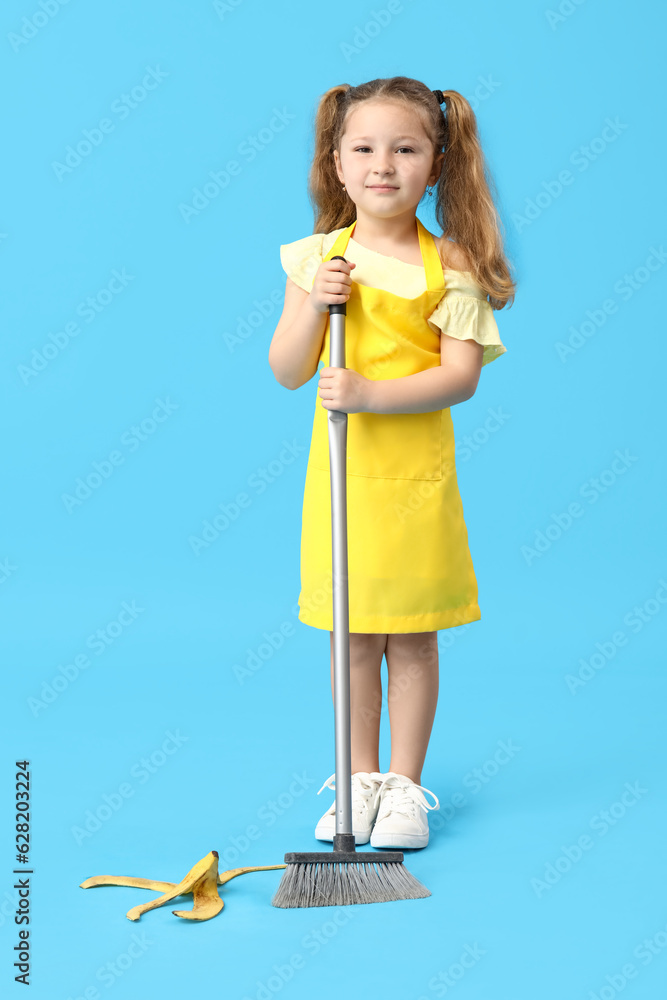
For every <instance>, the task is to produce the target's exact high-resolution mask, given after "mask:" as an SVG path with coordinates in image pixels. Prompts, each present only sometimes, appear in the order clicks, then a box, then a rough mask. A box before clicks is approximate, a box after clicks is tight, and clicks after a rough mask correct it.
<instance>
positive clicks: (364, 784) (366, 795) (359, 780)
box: [317, 771, 382, 812]
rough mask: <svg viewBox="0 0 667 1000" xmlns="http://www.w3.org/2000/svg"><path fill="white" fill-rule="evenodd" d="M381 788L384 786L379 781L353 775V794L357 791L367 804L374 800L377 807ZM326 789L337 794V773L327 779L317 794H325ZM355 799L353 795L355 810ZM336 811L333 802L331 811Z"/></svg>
mask: <svg viewBox="0 0 667 1000" xmlns="http://www.w3.org/2000/svg"><path fill="white" fill-rule="evenodd" d="M381 787H382V785H380V784H378V782H377V781H368V780H367V779H366V778H364V777H363V776H362V775H359V774H353V775H352V791H353V793H354V792H355V791H356V792H357V794H358V795H360V796H361V797H362V798H363V799H364V800H365V801H366V802H367V803H368V801H369V799H373V806H375V799H376V797H377V796H378V795H379V794H380V789H381ZM325 788H330V789H331V790H332V791H333V792H335V790H336V772H335V771H334V773H333V774H332V775H330V777H328V778H327V780H326V781H325V782H324V784H323V785H322V787H321V788H320V791H319V792H318V793H317V794H318V795H319V794H320V792H323V791H324V789H325ZM354 799H355V796H354V794H353V795H352V807H353V808H354V805H355V802H354ZM335 809H336V803H335V802H333V803H332V806H331V809H330V812H335Z"/></svg>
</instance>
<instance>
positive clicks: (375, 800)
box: [315, 771, 384, 844]
mask: <svg viewBox="0 0 667 1000" xmlns="http://www.w3.org/2000/svg"><path fill="white" fill-rule="evenodd" d="M383 779H384V775H383V774H380V772H379V771H371V772H369V771H356V772H355V773H354V774H353V775H352V833H353V834H354V842H355V844H367V843H368V841H369V838H370V835H371V830H372V829H373V823H374V822H375V816H376V814H377V811H378V806H379V804H380V800H379V791H380V787H381V785H382V781H383ZM335 787H336V774H335V772H334V774H332V775H331V777H330V778H327V780H326V781H325V782H324V784H323V785H322V787H321V788H320V791H319V792H318V793H317V794H318V795H319V794H320V792H323V791H324V789H325V788H331V789H332V790H334V791H335ZM335 832H336V800H335V799H334V801H333V802H332V804H331V806H330V807H329V809H327V811H326V812H325V814H324V816H322V818H321V820H320V821H319V823H318V824H317V826H316V827H315V836H316V837H317V839H318V840H331V841H333V838H334V833H335Z"/></svg>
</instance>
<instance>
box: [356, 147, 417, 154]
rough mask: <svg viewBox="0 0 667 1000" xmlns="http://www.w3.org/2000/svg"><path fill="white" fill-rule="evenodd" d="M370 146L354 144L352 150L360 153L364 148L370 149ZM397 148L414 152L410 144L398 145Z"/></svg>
mask: <svg viewBox="0 0 667 1000" xmlns="http://www.w3.org/2000/svg"><path fill="white" fill-rule="evenodd" d="M370 148H371V147H370V146H355V148H354V152H355V153H362V152H363V151H364V150H366V149H370ZM398 148H399V149H407V151H408V152H409V153H414V149H412V147H411V146H399V147H398Z"/></svg>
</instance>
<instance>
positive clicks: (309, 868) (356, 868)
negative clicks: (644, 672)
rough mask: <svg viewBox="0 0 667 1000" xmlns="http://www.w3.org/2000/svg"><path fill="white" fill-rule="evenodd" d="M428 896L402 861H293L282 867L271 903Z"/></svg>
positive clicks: (374, 900) (347, 902)
mask: <svg viewBox="0 0 667 1000" xmlns="http://www.w3.org/2000/svg"><path fill="white" fill-rule="evenodd" d="M430 895H431V893H430V892H429V890H428V889H427V888H426V886H425V885H422V883H421V882H420V881H419V880H418V879H416V878H415V877H414V875H412V874H411V873H410V872H409V871H408V870H407V868H406V867H405V865H404V864H402V863H401V862H399V863H396V862H392V863H387V862H383V861H381V860H377V861H362V862H359V861H352V862H350V861H317V862H294V863H292V864H288V865H287V867H286V868H285V871H284V872H283V876H282V879H281V881H280V885H279V886H278V889H277V891H276V893H275V895H274V897H273V899H272V900H271V905H272V906H282V907H291V906H348V905H351V904H354V903H385V902H390V901H391V900H396V899H424V898H426V896H430Z"/></svg>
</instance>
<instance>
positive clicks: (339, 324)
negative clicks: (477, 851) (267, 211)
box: [271, 256, 431, 907]
mask: <svg viewBox="0 0 667 1000" xmlns="http://www.w3.org/2000/svg"><path fill="white" fill-rule="evenodd" d="M331 260H345V258H344V257H341V256H336V257H332V258H331ZM346 315H347V310H346V303H345V302H341V303H334V304H332V305H330V306H329V328H330V341H329V358H330V362H329V363H330V365H331V366H332V367H335V368H344V367H345V318H346ZM328 427H329V468H330V474H331V534H332V567H333V626H334V628H333V634H334V638H333V647H334V649H333V656H334V728H335V755H336V788H335V791H336V832H335V833H334V838H333V851H316V852H309V853H288V854H286V855H285V863H286V868H285V871H284V872H283V875H282V879H281V881H280V884H279V886H278V889H277V891H276V893H275V895H274V897H273V899H272V900H271V904H272V906H282V907H292V906H346V905H348V904H351V903H383V902H388V901H390V900H395V899H423V898H424V897H426V896H430V895H431V893H430V892H429V890H428V889H427V888H426V886H424V885H422V884H421V882H419V881H418V879H416V878H415V877H414V875H411V874H410V872H409V871H408V870H407V868H406V867H405V865H404V864H403V853H402V852H401V851H386V852H383V853H382V854H375V853H373V852H371V851H367V852H362V851H355V839H354V834H353V833H352V762H351V735H350V619H349V595H348V577H347V461H346V459H347V413H343V412H342V411H340V410H329V411H328Z"/></svg>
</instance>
